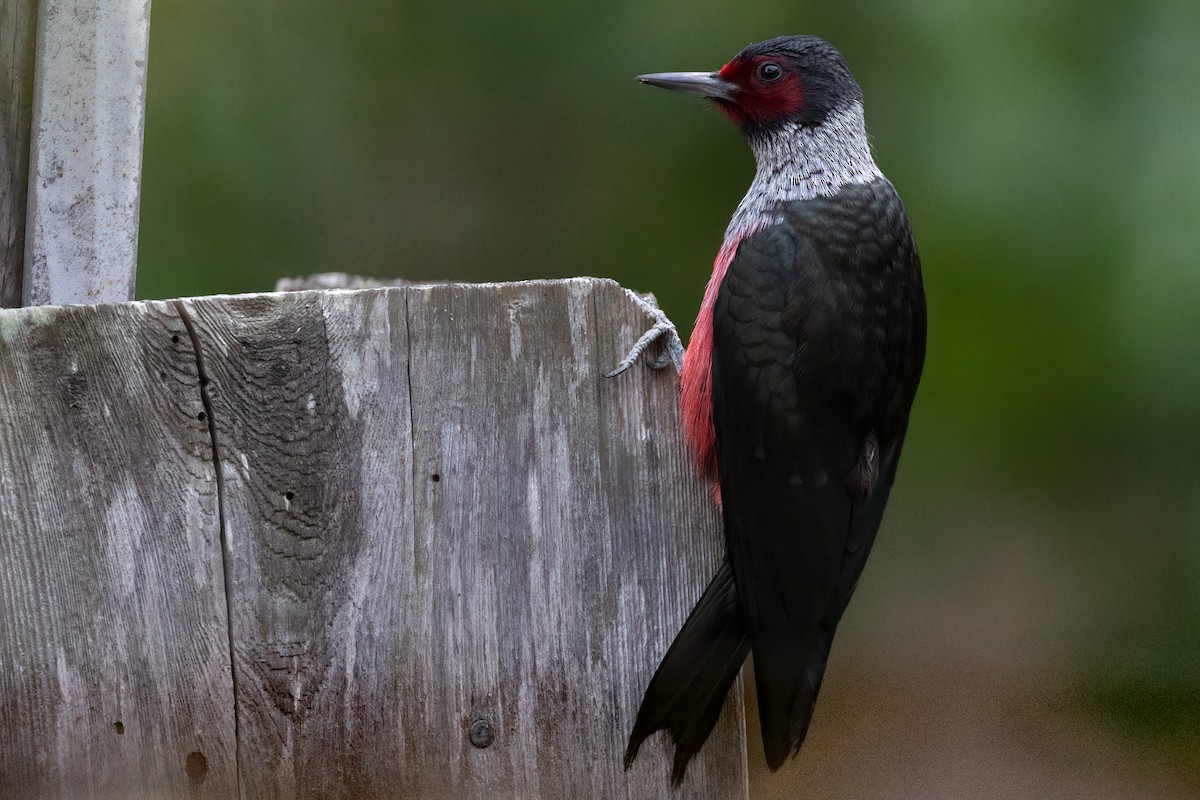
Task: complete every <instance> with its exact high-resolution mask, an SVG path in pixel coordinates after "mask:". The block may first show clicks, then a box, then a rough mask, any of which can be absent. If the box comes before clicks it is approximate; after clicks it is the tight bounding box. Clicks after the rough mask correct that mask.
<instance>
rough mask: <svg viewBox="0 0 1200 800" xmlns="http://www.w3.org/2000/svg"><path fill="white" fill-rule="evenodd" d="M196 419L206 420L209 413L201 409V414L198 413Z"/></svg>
mask: <svg viewBox="0 0 1200 800" xmlns="http://www.w3.org/2000/svg"><path fill="white" fill-rule="evenodd" d="M196 419H198V420H200V421H201V422H204V420H206V419H208V415H207V414H205V413H204V412H203V411H201V412H200V413H199V414H197V415H196Z"/></svg>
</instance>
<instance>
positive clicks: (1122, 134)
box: [138, 0, 1200, 774]
mask: <svg viewBox="0 0 1200 800" xmlns="http://www.w3.org/2000/svg"><path fill="white" fill-rule="evenodd" d="M799 32H804V33H814V34H818V35H821V36H824V37H825V38H827V39H829V40H831V41H833V42H834V43H835V44H837V45H838V46H839V47H840V48H841V49H842V51H843V52H844V54H845V55H846V57H847V59H848V60H849V61H850V63H851V65H852V66H853V68H854V69H855V72H856V75H857V77H858V78H859V82H860V83H861V84H862V86H863V89H864V93H865V96H866V110H867V122H868V127H869V130H870V133H871V135H872V139H873V146H874V150H875V153H876V158H877V161H878V162H879V164H880V165H881V167H882V168H883V170H884V171H885V172H886V173H887V174H888V175H889V177H890V178H891V179H892V181H893V182H894V183H895V184H896V186H897V187H898V188H899V190H900V191H901V194H902V195H903V196H904V198H905V201H906V203H907V205H908V208H909V213H910V216H911V218H912V223H913V227H914V229H915V232H916V236H917V240H918V244H919V247H920V250H921V254H922V258H923V263H924V270H925V280H926V287H927V291H928V295H929V316H930V331H929V334H930V344H929V355H928V361H927V365H926V373H925V379H924V383H923V386H922V389H921V392H920V395H919V396H918V400H917V405H916V409H915V416H914V420H913V425H912V429H911V433H910V436H909V444H908V448H907V452H906V456H905V462H904V465H903V467H902V469H901V478H900V484H899V486H898V488H897V490H896V492H895V493H894V495H893V496H894V501H893V507H892V510H891V512H890V515H889V518H888V521H887V522H886V524H885V527H886V530H885V533H884V535H883V536H882V537H881V539H880V544H879V546H878V552H877V553H876V555H875V557H874V559H873V561H872V566H871V567H870V568H868V571H867V574H866V576H865V577H864V579H863V586H862V588H861V589H860V597H859V599H858V601H857V602H856V604H855V605H854V606H852V608H851V612H850V614H849V615H848V616H847V621H846V622H845V624H844V626H843V632H842V634H841V637H842V639H844V640H845V644H844V645H840V647H841V648H842V649H843V650H844V652H843V653H842V655H841V657H842V659H843V660H849V659H851V657H853V659H854V660H855V663H856V664H862V663H865V664H868V665H871V664H874V665H876V670H877V671H881V672H884V671H887V670H889V669H891V664H892V662H893V661H895V660H900V661H903V662H904V663H906V664H910V666H909V667H908V668H907V669H908V672H907V673H906V674H910V675H912V676H913V679H914V680H917V679H920V678H921V676H922V675H929V676H931V677H930V678H929V680H931V681H934V682H936V681H939V680H945V681H954V680H958V679H955V678H954V677H953V676H954V675H956V674H959V673H958V672H955V671H954V670H948V669H947V668H946V664H948V663H953V664H956V665H959V666H961V667H962V668H963V669H964V670H966V671H967V672H968V673H970V674H971V675H978V676H981V677H977V678H971V679H970V680H968V681H967V683H969V684H970V685H976V684H978V685H980V686H985V685H993V684H997V685H1003V686H1005V687H1007V688H1006V689H1005V691H1007V692H1011V694H1012V696H1013V697H1015V698H1025V700H1022V701H1021V702H1035V703H1036V702H1041V700H1039V699H1038V698H1041V699H1045V698H1053V699H1054V700H1055V702H1059V701H1061V705H1062V707H1063V708H1064V711H1063V713H1064V714H1077V715H1080V717H1079V718H1080V719H1083V720H1086V722H1085V723H1084V724H1085V725H1086V726H1088V727H1089V728H1094V729H1095V730H1098V731H1101V732H1103V734H1104V735H1105V736H1109V737H1110V738H1111V739H1112V741H1116V742H1120V743H1124V744H1122V745H1121V746H1127V747H1129V748H1133V750H1134V751H1136V753H1137V754H1138V755H1137V756H1136V758H1137V759H1138V760H1141V759H1143V757H1144V758H1149V759H1151V760H1152V761H1153V762H1154V763H1156V764H1163V765H1166V766H1165V767H1164V769H1166V770H1167V771H1169V772H1170V771H1173V772H1179V773H1185V774H1186V773H1188V772H1193V773H1194V772H1195V771H1200V756H1197V755H1196V753H1197V751H1200V722H1197V720H1198V719H1200V677H1198V676H1200V458H1198V456H1197V442H1198V441H1200V269H1197V263H1196V261H1197V258H1196V254H1197V252H1200V233H1198V229H1200V225H1198V221H1200V3H1196V2H1194V0H1149V2H1136V3H1135V2H1111V3H1106V4H1104V5H1103V6H1099V5H1097V4H1093V3H1084V2H1079V1H1078V0H1075V1H1072V0H1049V1H1045V0H1018V1H1017V2H1012V3H1008V4H984V3H958V2H948V1H947V0H935V2H922V1H921V0H890V1H889V2H882V3H866V2H843V3H838V4H833V3H830V4H817V3H811V2H786V3H785V2H764V1H759V2H752V3H744V2H733V0H703V1H702V2H694V3H683V2H677V1H676V2H672V1H670V0H654V1H653V2H644V1H642V2H630V1H629V0H624V1H621V0H618V1H617V2H612V0H609V1H608V2H594V1H590V0H589V2H575V3H562V2H552V1H551V0H526V1H525V2H513V3H505V4H489V3H480V2H460V3H455V2H443V3H424V4H417V3H387V2H381V1H380V0H343V2H340V3H336V4H330V3H322V2H314V0H288V2H283V1H282V0H249V1H248V2H247V1H245V0H242V1H240V2H232V0H210V1H209V2H205V3H185V2H181V0H155V3H154V7H153V18H152V29H151V44H150V63H149V88H148V108H147V119H146V139H145V164H144V179H143V194H142V218H141V239H140V268H139V275H138V293H139V295H140V296H141V297H147V298H161V297H172V296H179V295H199V294H211V293H225V292H242V291H263V290H270V289H271V288H272V287H273V285H274V282H275V280H276V279H277V278H279V277H284V276H293V275H302V274H308V273H313V272H327V271H345V272H350V273H357V274H362V275H370V276H382V277H392V276H396V277H405V278H410V279H417V280H437V279H464V280H508V279H520V278H535V277H562V276H573V275H598V276H608V277H612V278H615V279H616V280H618V281H620V282H622V283H623V284H625V285H627V286H630V287H632V288H636V289H639V290H643V291H653V292H655V294H656V295H657V296H658V297H659V299H660V301H661V302H662V303H663V305H664V307H665V309H666V311H667V313H668V314H669V315H670V316H671V317H672V318H673V319H675V320H676V321H677V322H678V323H679V325H680V329H681V332H682V333H683V334H684V335H685V337H686V334H687V332H688V331H689V330H690V328H691V322H692V320H693V319H694V315H695V309H696V307H697V306H698V303H699V298H700V295H701V292H702V290H703V286H704V284H705V282H706V280H707V278H708V275H709V271H710V265H711V262H712V257H713V255H714V254H715V252H716V249H717V247H718V245H719V243H720V237H721V234H722V232H723V230H724V226H725V223H726V221H727V220H728V217H729V215H730V213H731V212H732V210H733V208H734V207H735V205H736V204H737V202H738V200H739V199H740V197H741V195H742V193H743V192H744V191H745V188H746V186H747V184H748V183H749V180H750V176H751V174H752V170H753V162H752V159H751V157H750V154H749V152H748V150H747V149H746V147H745V146H744V144H743V143H742V142H741V140H740V136H739V134H738V133H737V131H736V130H734V129H733V128H732V127H731V126H730V125H728V123H727V122H726V121H725V120H724V119H723V118H721V117H720V115H718V114H716V113H714V112H713V111H712V110H711V109H708V108H706V107H705V104H704V103H702V102H700V101H698V100H696V99H694V98H687V97H682V96H676V95H670V94H667V93H664V92H661V91H657V90H652V89H650V88H647V87H643V86H639V85H638V84H637V83H635V82H634V81H633V79H632V78H633V76H634V75H635V74H637V73H641V72H651V71H666V70H697V69H714V68H717V67H719V66H720V65H721V64H722V63H723V62H724V61H725V60H727V58H728V57H729V56H730V55H732V54H733V53H734V52H736V51H737V50H738V49H740V48H741V47H742V46H744V45H745V44H747V43H749V42H751V41H755V40H759V39H763V38H768V37H770V36H774V35H778V34H781V33H799ZM614 355H615V354H614ZM922 653H924V654H925V655H924V656H922V655H921V654H922ZM838 658H839V656H838V654H835V659H834V664H833V666H832V667H831V669H837V665H838V663H839V661H838ZM923 659H924V660H923ZM854 668H855V667H850V666H848V667H846V669H854ZM956 669H957V667H956ZM868 671H870V670H869V669H868ZM964 674H965V673H964ZM964 680H965V679H964ZM972 682H974V683H972ZM1029 698H1034V699H1033V700H1029ZM831 702H832V701H831ZM914 713H917V714H918V715H919V713H920V712H919V709H918V710H917V711H916V712H914ZM819 722H820V717H818V723H819ZM818 723H815V724H818ZM829 724H833V725H836V721H832V722H830V723H829ZM914 724H919V716H918V722H916V723H914Z"/></svg>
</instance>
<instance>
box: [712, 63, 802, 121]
mask: <svg viewBox="0 0 1200 800" xmlns="http://www.w3.org/2000/svg"><path fill="white" fill-rule="evenodd" d="M719 74H720V76H721V77H722V78H724V79H725V80H727V81H729V82H730V83H734V84H736V85H737V86H738V88H739V89H740V91H739V92H738V96H737V98H736V99H734V100H717V101H716V103H717V106H718V107H719V108H720V109H721V110H722V111H724V112H725V113H726V114H727V115H729V117H730V118H731V119H732V120H733V121H734V122H735V123H737V124H738V125H743V124H745V123H746V122H759V123H762V122H769V121H771V120H774V119H781V118H783V117H790V116H792V115H793V114H796V113H797V112H799V111H800V109H801V108H802V107H803V106H804V84H803V82H802V81H801V79H800V75H799V74H798V73H797V71H796V69H795V67H793V66H792V64H790V63H789V62H788V61H787V60H786V59H781V58H772V57H771V56H755V57H754V58H746V59H742V58H735V59H734V60H733V61H730V62H729V63H728V64H726V65H725V66H723V67H721V70H720V73H719ZM776 74H777V75H778V77H774V76H775V75H776Z"/></svg>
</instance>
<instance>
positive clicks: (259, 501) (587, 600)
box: [0, 279, 747, 800]
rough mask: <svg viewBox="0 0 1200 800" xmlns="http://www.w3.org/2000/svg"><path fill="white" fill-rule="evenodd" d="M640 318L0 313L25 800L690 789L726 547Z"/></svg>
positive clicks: (17, 789) (594, 313) (496, 312)
mask: <svg viewBox="0 0 1200 800" xmlns="http://www.w3.org/2000/svg"><path fill="white" fill-rule="evenodd" d="M646 324H647V322H646V319H645V316H644V314H643V313H642V312H641V311H639V310H638V309H637V307H636V306H635V305H634V304H633V302H632V301H631V300H630V299H629V297H628V294H627V292H625V290H623V289H621V288H620V287H618V286H617V285H616V284H614V283H612V282H610V281H601V280H594V279H576V280H568V281H551V282H531V283H519V284H491V285H434V286H409V287H403V288H388V289H371V290H362V291H332V292H329V291H316V292H299V293H294V294H271V295H253V296H243V297H216V298H198V299H188V300H180V301H173V302H148V303H128V304H122V305H110V306H80V307H70V308H53V309H42V308H29V309H19V310H10V311H0V797H4V798H21V799H22V800H23V799H24V798H35V797H36V798H83V797H87V798H110V797H112V798H116V797H155V798H176V797H178V798H183V797H187V798H193V797H212V798H234V797H241V798H248V799H250V800H258V799H259V798H317V797H320V798H356V799H360V798H418V797H420V798H442V797H446V798H451V797H453V798H507V797H512V798H538V797H543V798H576V797H578V798H591V797H597V798H599V797H603V798H610V797H624V798H646V797H659V796H667V795H668V794H670V795H671V796H674V797H695V798H741V797H745V796H746V791H747V789H746V755H745V741H744V723H743V713H742V706H741V695H740V691H734V692H733V693H731V698H730V700H729V701H728V706H727V708H726V710H725V713H724V715H723V716H722V718H721V721H720V723H719V725H718V729H717V730H716V731H715V732H714V734H713V736H712V738H711V739H710V740H709V742H708V744H707V745H706V747H705V748H704V750H703V751H702V752H701V754H700V756H699V757H698V758H697V759H696V761H695V762H693V764H692V766H691V767H690V768H689V770H688V777H687V780H686V782H685V783H684V785H683V787H681V789H680V790H678V791H676V792H673V793H672V792H670V790H669V785H668V779H669V773H670V766H669V753H668V748H667V747H665V746H664V745H663V743H662V741H661V740H660V739H658V738H656V739H655V740H653V741H652V742H651V743H649V744H648V745H647V747H646V748H645V749H644V751H643V752H644V755H643V757H642V758H641V759H639V760H638V762H637V763H636V764H635V765H634V767H633V769H632V770H631V771H630V772H628V773H625V772H623V771H622V769H621V754H622V751H623V748H624V744H625V737H626V735H627V734H628V730H629V727H630V725H631V723H632V721H633V717H634V714H635V713H636V710H637V702H638V700H639V699H640V694H641V691H642V690H643V688H644V687H645V685H646V682H647V681H648V679H649V677H650V674H651V673H652V672H653V670H654V667H655V665H656V664H657V662H658V659H659V658H660V657H661V656H662V653H663V652H664V650H665V648H666V646H667V643H668V642H669V640H670V638H671V636H673V634H674V633H675V631H676V630H678V628H679V626H680V624H681V623H682V621H683V619H684V617H685V616H686V615H687V613H688V611H689V610H690V607H691V604H692V603H693V602H694V601H695V599H696V598H697V597H698V595H699V593H700V591H701V589H702V587H703V586H704V584H705V583H706V582H707V580H708V578H709V576H710V575H711V573H712V571H713V570H714V569H715V567H716V565H717V563H718V562H719V557H720V555H719V554H720V550H721V544H720V534H719V531H718V520H717V519H716V515H715V513H714V512H713V509H712V507H711V501H710V499H709V498H708V496H707V491H706V488H705V487H704V486H703V485H702V484H701V482H700V481H699V480H697V479H696V477H695V476H694V474H693V470H692V469H691V467H690V464H689V463H688V460H687V457H686V454H685V450H684V447H683V444H682V440H681V435H680V429H679V420H678V417H677V411H676V404H675V391H676V387H675V380H674V377H673V375H671V374H670V373H669V371H664V372H654V371H652V370H648V369H635V370H631V371H630V372H628V373H626V374H625V375H623V376H621V377H620V378H619V379H615V380H606V379H604V378H603V377H602V376H603V374H604V372H605V371H606V370H607V369H609V368H611V366H612V364H613V362H614V359H616V358H617V357H618V356H619V355H620V354H621V353H623V352H624V351H625V349H626V348H627V347H628V346H629V344H630V343H631V342H632V341H633V340H634V338H635V337H636V336H637V335H638V334H639V333H641V331H642V330H643V329H644V327H645V326H646Z"/></svg>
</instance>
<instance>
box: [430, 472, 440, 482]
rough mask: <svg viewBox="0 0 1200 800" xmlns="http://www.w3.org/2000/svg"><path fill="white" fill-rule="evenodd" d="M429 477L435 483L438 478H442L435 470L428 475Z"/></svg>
mask: <svg viewBox="0 0 1200 800" xmlns="http://www.w3.org/2000/svg"><path fill="white" fill-rule="evenodd" d="M429 479H430V480H432V481H433V482H434V483H437V482H438V481H440V480H441V479H442V476H441V475H438V474H437V473H436V472H435V473H433V474H432V475H430V476H429Z"/></svg>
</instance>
